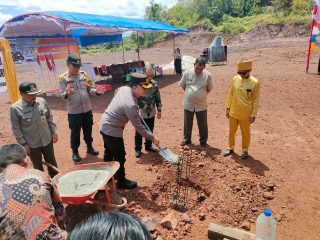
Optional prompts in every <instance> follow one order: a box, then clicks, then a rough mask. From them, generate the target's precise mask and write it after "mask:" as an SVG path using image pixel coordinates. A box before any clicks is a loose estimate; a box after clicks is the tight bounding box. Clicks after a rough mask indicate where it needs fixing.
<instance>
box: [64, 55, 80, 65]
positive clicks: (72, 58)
mask: <svg viewBox="0 0 320 240" xmlns="http://www.w3.org/2000/svg"><path fill="white" fill-rule="evenodd" d="M67 63H71V64H72V65H73V66H75V67H81V65H82V63H81V58H80V57H79V56H77V55H74V54H70V55H69V56H68V58H67Z"/></svg>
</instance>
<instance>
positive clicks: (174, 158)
mask: <svg viewBox="0 0 320 240" xmlns="http://www.w3.org/2000/svg"><path fill="white" fill-rule="evenodd" d="M140 119H141V121H142V123H143V125H144V126H145V127H146V128H147V130H148V131H149V132H150V133H152V132H151V131H150V128H149V127H148V125H147V124H146V122H145V121H144V120H143V118H142V117H141V116H140ZM157 147H158V149H159V154H160V156H161V157H163V158H164V159H165V160H167V161H168V162H170V163H172V164H178V163H179V161H180V159H181V157H180V156H179V155H177V154H175V153H173V152H172V151H171V150H170V149H169V148H167V147H164V148H162V147H161V146H160V145H158V146H157Z"/></svg>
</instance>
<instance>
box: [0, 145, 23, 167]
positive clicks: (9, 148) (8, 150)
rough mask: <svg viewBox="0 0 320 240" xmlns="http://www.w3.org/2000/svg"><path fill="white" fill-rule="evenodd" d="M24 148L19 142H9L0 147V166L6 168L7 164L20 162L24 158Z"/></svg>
mask: <svg viewBox="0 0 320 240" xmlns="http://www.w3.org/2000/svg"><path fill="white" fill-rule="evenodd" d="M26 156H27V154H26V150H25V149H24V147H23V146H22V145H20V144H9V145H5V146H3V147H1V148H0V168H6V167H7V166H8V165H9V164H12V163H15V164H20V163H22V162H23V161H24V159H25V158H26Z"/></svg>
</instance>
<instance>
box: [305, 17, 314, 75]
mask: <svg viewBox="0 0 320 240" xmlns="http://www.w3.org/2000/svg"><path fill="white" fill-rule="evenodd" d="M314 23H315V21H314V19H312V25H311V30H310V38H309V46H308V57H307V66H306V73H308V71H309V64H310V53H311V51H310V50H311V42H312V32H313V26H314Z"/></svg>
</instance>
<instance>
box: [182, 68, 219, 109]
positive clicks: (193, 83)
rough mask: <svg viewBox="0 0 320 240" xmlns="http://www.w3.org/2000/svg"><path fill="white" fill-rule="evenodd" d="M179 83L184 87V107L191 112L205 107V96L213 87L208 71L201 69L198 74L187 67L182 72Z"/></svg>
mask: <svg viewBox="0 0 320 240" xmlns="http://www.w3.org/2000/svg"><path fill="white" fill-rule="evenodd" d="M179 85H180V86H181V87H182V88H183V89H184V97H183V106H184V109H186V110H188V111H191V112H200V111H204V110H206V109H207V96H208V93H209V92H210V91H211V90H212V89H213V81H212V78H211V73H210V72H208V71H206V70H203V72H202V73H201V74H200V75H196V74H195V72H194V69H189V70H187V71H185V72H184V73H183V75H182V78H181V80H180V82H179Z"/></svg>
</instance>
